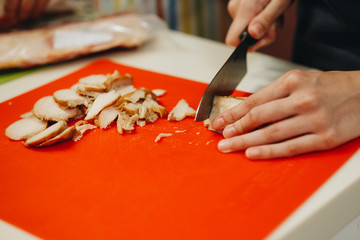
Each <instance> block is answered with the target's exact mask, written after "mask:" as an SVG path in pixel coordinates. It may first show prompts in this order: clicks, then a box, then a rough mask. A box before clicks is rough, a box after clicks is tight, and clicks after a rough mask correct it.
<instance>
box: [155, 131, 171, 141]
mask: <svg viewBox="0 0 360 240" xmlns="http://www.w3.org/2000/svg"><path fill="white" fill-rule="evenodd" d="M171 136H172V134H171V133H160V134H159V135H157V137H156V138H155V142H159V141H160V140H161V139H162V138H164V137H171Z"/></svg>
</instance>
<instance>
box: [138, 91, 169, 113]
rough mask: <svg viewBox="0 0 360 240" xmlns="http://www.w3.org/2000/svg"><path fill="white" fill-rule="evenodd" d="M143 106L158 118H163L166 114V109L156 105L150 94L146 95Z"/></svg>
mask: <svg viewBox="0 0 360 240" xmlns="http://www.w3.org/2000/svg"><path fill="white" fill-rule="evenodd" d="M143 105H144V106H145V107H146V108H147V109H148V111H149V110H151V111H153V112H155V113H158V114H159V116H160V117H163V116H165V115H166V114H167V110H166V108H164V107H163V106H161V105H160V104H159V103H157V102H156V101H155V100H154V99H153V98H152V96H151V95H150V94H148V95H146V99H145V101H144V102H143Z"/></svg>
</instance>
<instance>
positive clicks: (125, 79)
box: [106, 70, 134, 91]
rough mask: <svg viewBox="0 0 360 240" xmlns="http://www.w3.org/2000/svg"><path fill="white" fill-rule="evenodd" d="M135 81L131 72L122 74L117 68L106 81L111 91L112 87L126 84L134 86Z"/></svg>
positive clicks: (120, 86)
mask: <svg viewBox="0 0 360 240" xmlns="http://www.w3.org/2000/svg"><path fill="white" fill-rule="evenodd" d="M133 81H134V80H133V78H132V77H131V75H130V74H125V75H124V76H122V75H120V74H119V72H118V71H117V70H115V71H114V73H113V74H111V75H110V76H109V77H108V79H107V81H106V86H107V90H108V91H109V90H112V89H119V88H122V87H125V86H132V84H133Z"/></svg>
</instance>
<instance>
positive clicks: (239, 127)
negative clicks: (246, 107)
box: [234, 119, 250, 133]
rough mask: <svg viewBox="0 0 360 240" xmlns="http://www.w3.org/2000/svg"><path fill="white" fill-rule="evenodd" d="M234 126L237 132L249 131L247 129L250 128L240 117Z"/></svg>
mask: <svg viewBox="0 0 360 240" xmlns="http://www.w3.org/2000/svg"><path fill="white" fill-rule="evenodd" d="M234 128H235V130H236V132H238V133H246V132H249V130H250V129H249V128H248V127H247V126H246V124H245V123H244V120H243V119H240V120H239V121H237V122H235V124H234Z"/></svg>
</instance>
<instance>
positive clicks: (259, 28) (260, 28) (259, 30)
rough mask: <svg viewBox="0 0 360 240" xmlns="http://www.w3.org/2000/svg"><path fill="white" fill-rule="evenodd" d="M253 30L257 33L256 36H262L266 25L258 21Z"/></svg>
mask: <svg viewBox="0 0 360 240" xmlns="http://www.w3.org/2000/svg"><path fill="white" fill-rule="evenodd" d="M251 29H252V32H253V33H254V34H255V36H254V37H255V38H260V37H261V36H262V35H263V32H264V27H263V26H262V25H261V24H260V23H256V24H255V25H254V26H252V27H251Z"/></svg>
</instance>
